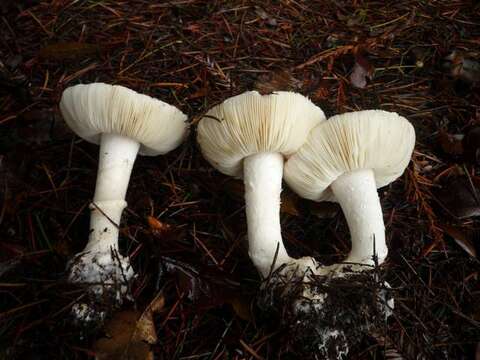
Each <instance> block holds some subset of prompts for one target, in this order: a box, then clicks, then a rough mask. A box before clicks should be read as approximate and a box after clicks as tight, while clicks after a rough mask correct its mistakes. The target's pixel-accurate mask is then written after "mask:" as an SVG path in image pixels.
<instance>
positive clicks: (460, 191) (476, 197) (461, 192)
mask: <svg viewBox="0 0 480 360" xmlns="http://www.w3.org/2000/svg"><path fill="white" fill-rule="evenodd" d="M471 181H472V183H470V180H469V179H468V177H467V176H454V177H450V178H448V179H447V180H446V182H445V183H444V184H443V185H442V187H441V189H439V190H438V191H437V200H438V202H439V203H440V205H441V206H442V207H443V208H444V209H445V210H446V211H447V212H448V213H450V214H451V215H452V216H454V217H456V218H457V219H464V218H467V217H471V216H479V215H480V179H478V178H477V177H471ZM472 184H473V186H472Z"/></svg>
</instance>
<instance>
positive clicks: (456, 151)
mask: <svg viewBox="0 0 480 360" xmlns="http://www.w3.org/2000/svg"><path fill="white" fill-rule="evenodd" d="M463 138H464V136H463V135H462V134H455V135H452V134H449V133H447V132H446V131H440V132H439V134H438V142H439V143H440V146H441V147H442V150H443V151H445V153H447V154H450V155H462V154H463V144H462V140H463Z"/></svg>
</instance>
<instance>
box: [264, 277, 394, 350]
mask: <svg viewBox="0 0 480 360" xmlns="http://www.w3.org/2000/svg"><path fill="white" fill-rule="evenodd" d="M305 278H307V281H305ZM307 292H308V296H305V294H306V293H307ZM391 299H392V295H391V289H389V288H388V287H387V286H385V281H384V280H383V279H382V275H381V273H380V272H379V271H377V270H372V271H366V272H349V271H345V272H344V273H342V274H341V275H340V276H339V275H336V276H332V275H327V276H324V275H308V274H307V275H305V277H304V278H301V277H298V278H296V279H292V278H291V277H290V276H288V275H285V274H284V273H282V268H280V269H278V270H277V271H276V272H275V273H273V274H272V276H270V277H269V278H268V279H266V280H265V282H264V283H263V285H262V287H261V290H260V292H259V294H258V297H257V302H256V306H257V307H258V309H259V310H260V311H261V313H262V315H261V316H262V317H264V319H265V321H266V322H270V325H271V326H273V327H277V328H278V326H279V325H280V327H281V329H282V330H283V331H285V332H287V333H288V334H290V336H289V337H286V338H288V342H289V343H288V345H287V348H288V349H289V350H290V352H292V354H296V355H299V354H302V356H307V357H309V358H310V357H312V355H315V356H317V357H318V358H321V359H343V358H345V357H346V356H347V355H348V354H349V353H351V352H352V349H354V348H356V347H357V346H358V345H359V344H360V343H361V342H362V340H363V339H365V337H366V336H368V335H369V334H375V333H378V332H382V331H383V329H384V328H385V321H386V318H387V316H388V315H389V314H390V313H391V309H390V308H389V305H388V302H389V300H391ZM277 320H278V321H279V322H280V324H279V323H273V322H275V321H277Z"/></svg>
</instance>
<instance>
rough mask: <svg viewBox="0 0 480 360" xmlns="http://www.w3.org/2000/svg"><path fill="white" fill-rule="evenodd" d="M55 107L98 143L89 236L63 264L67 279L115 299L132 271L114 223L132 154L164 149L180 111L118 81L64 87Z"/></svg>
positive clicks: (177, 129) (182, 125)
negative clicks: (66, 266)
mask: <svg viewBox="0 0 480 360" xmlns="http://www.w3.org/2000/svg"><path fill="white" fill-rule="evenodd" d="M60 110H61V112H62V114H63V117H64V119H65V121H66V122H67V124H68V125H69V126H70V128H71V129H72V130H73V131H74V132H75V133H76V134H77V135H78V136H80V137H81V138H83V139H85V140H87V141H89V142H92V143H95V144H100V157H99V164H98V173H97V183H96V187H95V195H94V197H93V201H92V204H91V206H90V210H91V218H90V235H89V239H88V243H87V245H86V247H85V249H84V250H83V251H82V252H81V253H80V254H78V255H77V256H76V257H75V258H74V259H73V260H72V261H71V262H70V265H69V272H70V273H69V279H70V281H72V282H77V283H88V284H92V285H91V287H90V289H91V291H93V292H94V293H96V294H97V295H100V294H102V293H103V290H104V287H105V286H106V287H111V288H114V289H115V290H114V291H115V297H116V298H117V300H120V297H121V295H122V294H123V293H124V292H125V291H126V288H127V287H126V285H127V283H128V281H129V280H130V279H131V278H132V277H133V275H134V272H133V270H132V268H131V266H130V263H129V260H128V258H127V257H124V256H122V255H120V254H119V252H118V234H119V232H118V226H119V223H120V219H121V216H122V212H123V210H124V208H125V207H126V205H127V203H126V202H125V194H126V192H127V188H128V183H129V180H130V175H131V171H132V167H133V164H134V162H135V158H136V156H137V153H140V154H141V155H151V156H153V155H159V154H165V153H167V152H169V151H171V150H173V149H174V148H176V147H177V146H178V145H179V144H180V143H181V142H182V140H183V139H184V137H185V135H186V132H187V124H186V122H185V121H186V118H187V117H186V116H185V115H184V114H183V113H182V112H181V111H180V110H178V109H177V108H175V107H174V106H171V105H168V104H166V103H164V102H162V101H159V100H157V99H153V98H151V97H149V96H146V95H142V94H138V93H136V92H135V91H132V90H130V89H127V88H125V87H122V86H117V85H114V86H112V85H108V84H103V83H93V84H89V85H76V86H72V87H70V88H67V89H66V90H65V91H64V92H63V95H62V99H61V102H60Z"/></svg>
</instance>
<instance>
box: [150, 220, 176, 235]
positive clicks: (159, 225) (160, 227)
mask: <svg viewBox="0 0 480 360" xmlns="http://www.w3.org/2000/svg"><path fill="white" fill-rule="evenodd" d="M147 221H148V225H149V226H150V229H152V230H153V231H156V232H158V233H166V232H169V231H171V230H172V225H170V224H167V223H164V222H161V221H160V220H158V219H157V218H154V217H153V216H148V217H147Z"/></svg>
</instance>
